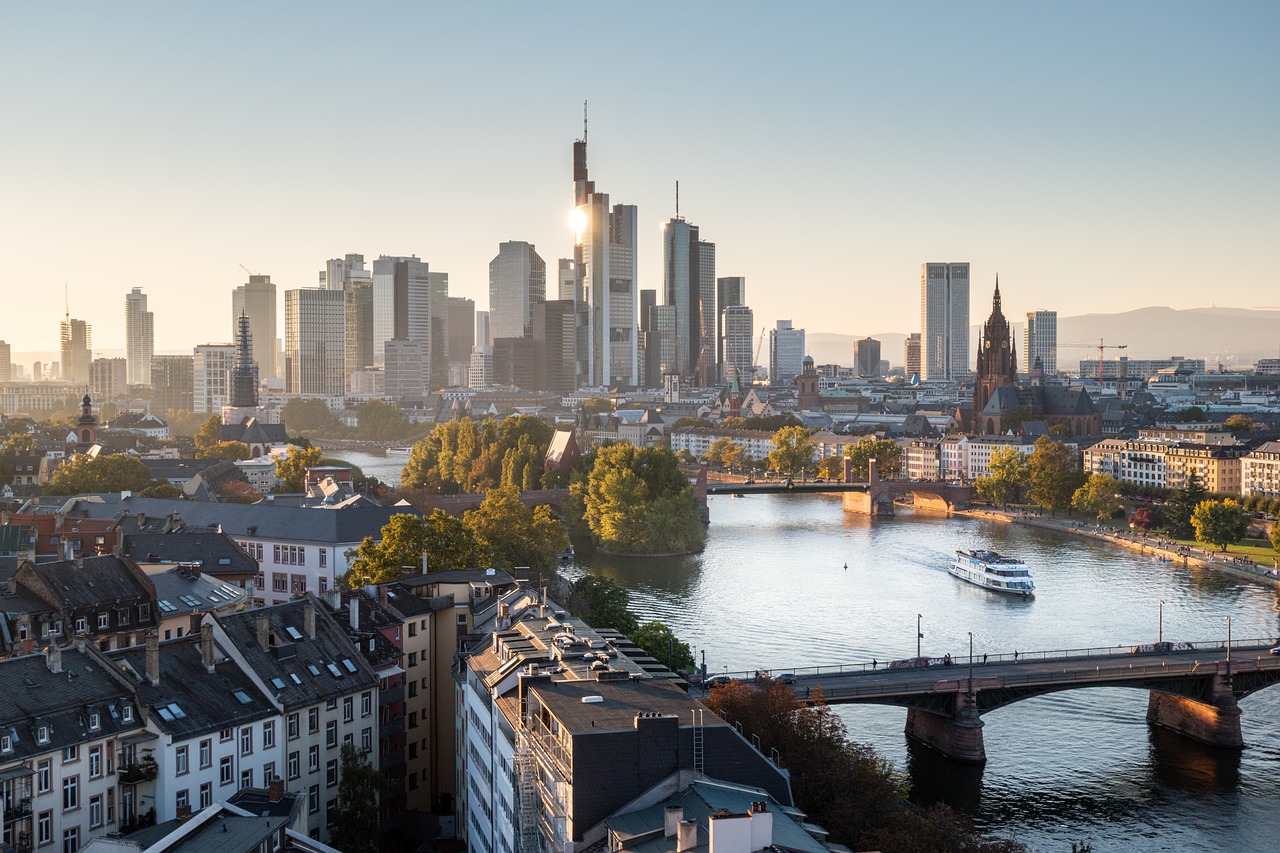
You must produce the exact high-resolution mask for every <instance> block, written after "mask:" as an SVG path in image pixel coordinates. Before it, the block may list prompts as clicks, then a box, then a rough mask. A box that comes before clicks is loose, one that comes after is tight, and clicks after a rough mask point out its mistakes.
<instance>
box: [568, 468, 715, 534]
mask: <svg viewBox="0 0 1280 853" xmlns="http://www.w3.org/2000/svg"><path fill="white" fill-rule="evenodd" d="M569 490H570V493H571V494H573V495H574V497H575V499H576V500H577V501H579V502H580V503H581V511H582V520H583V522H585V524H586V527H587V530H588V532H589V533H590V534H591V537H592V539H594V540H595V542H596V544H597V545H599V546H600V547H601V548H603V549H605V550H606V551H610V552H613V553H622V554H672V553H681V554H683V553H691V552H694V551H698V550H700V549H701V548H702V546H703V543H704V542H705V540H706V530H705V528H704V527H703V525H702V513H701V509H700V507H699V506H698V500H697V498H696V497H695V496H694V494H693V488H692V487H691V486H690V485H689V479H688V477H686V476H685V475H684V473H683V472H682V471H681V470H680V467H679V465H677V464H676V458H675V456H674V455H672V453H671V451H670V450H668V449H666V448H665V447H646V448H637V447H633V446H632V445H630V444H627V443H619V444H614V445H610V446H608V447H602V448H600V449H599V450H598V451H597V452H596V456H595V460H594V462H593V463H591V469H590V471H589V473H588V474H587V475H586V476H585V477H583V478H578V479H575V482H573V483H571V484H570V486H569Z"/></svg>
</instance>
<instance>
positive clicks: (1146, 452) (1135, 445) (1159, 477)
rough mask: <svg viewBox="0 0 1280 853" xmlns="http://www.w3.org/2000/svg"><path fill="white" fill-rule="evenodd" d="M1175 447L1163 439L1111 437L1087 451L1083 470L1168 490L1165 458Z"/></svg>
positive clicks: (1124, 481)
mask: <svg viewBox="0 0 1280 853" xmlns="http://www.w3.org/2000/svg"><path fill="white" fill-rule="evenodd" d="M1175 444H1176V443H1175V442H1172V441H1169V440H1168V439H1162V438H1138V439H1133V440H1125V439H1119V438H1108V439H1104V440H1102V441H1099V442H1098V443H1097V444H1094V445H1093V446H1091V447H1088V448H1086V449H1085V451H1084V454H1083V456H1084V461H1083V467H1084V470H1085V471H1086V472H1087V473H1089V474H1110V475H1111V476H1112V477H1115V478H1116V479H1117V480H1119V481H1120V482H1122V483H1133V484H1134V485H1137V486H1151V487H1155V488H1160V489H1163V488H1168V486H1169V478H1168V469H1167V466H1166V464H1165V455H1166V454H1167V453H1168V452H1169V449H1170V448H1171V447H1174V446H1175Z"/></svg>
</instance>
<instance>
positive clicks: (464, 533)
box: [342, 509, 489, 588]
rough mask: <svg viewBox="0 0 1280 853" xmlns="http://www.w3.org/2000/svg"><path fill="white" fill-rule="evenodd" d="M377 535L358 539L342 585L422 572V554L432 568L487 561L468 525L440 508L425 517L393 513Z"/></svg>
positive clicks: (472, 566)
mask: <svg viewBox="0 0 1280 853" xmlns="http://www.w3.org/2000/svg"><path fill="white" fill-rule="evenodd" d="M380 536H381V538H380V539H379V540H378V541H376V542H375V541H374V539H373V537H372V536H366V537H365V538H364V539H363V540H362V541H361V542H360V545H359V547H357V548H356V550H355V554H354V557H355V559H353V560H352V561H351V569H350V571H348V572H347V574H346V575H344V576H343V579H342V582H343V584H344V585H345V586H347V587H350V588H355V587H359V586H363V585H364V582H365V579H366V578H367V579H368V581H369V582H370V583H386V582H388V581H394V580H399V579H400V578H401V577H403V576H405V575H406V574H410V575H413V574H421V572H422V565H423V555H424V554H425V555H426V565H427V569H428V571H432V572H442V571H445V570H447V569H475V568H480V567H482V566H487V565H488V564H489V553H488V551H487V550H486V549H485V547H484V545H483V544H482V543H481V542H480V541H479V540H478V539H477V537H476V535H475V533H474V532H473V531H472V530H471V528H470V527H468V526H467V524H466V523H465V522H464V521H463V520H462V519H459V518H455V517H454V516H451V515H449V514H448V513H446V512H445V511H444V510H442V509H437V510H435V511H434V512H432V513H431V515H430V516H429V517H427V518H422V517H421V516H417V515H413V514H411V513H398V514H396V515H393V516H391V518H390V520H388V521H387V523H386V524H385V525H383V527H382V530H381V533H380Z"/></svg>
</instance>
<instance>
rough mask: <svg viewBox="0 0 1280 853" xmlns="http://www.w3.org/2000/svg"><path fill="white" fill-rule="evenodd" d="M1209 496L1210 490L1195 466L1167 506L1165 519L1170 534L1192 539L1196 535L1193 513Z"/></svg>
mask: <svg viewBox="0 0 1280 853" xmlns="http://www.w3.org/2000/svg"><path fill="white" fill-rule="evenodd" d="M1208 497H1209V490H1208V489H1206V488H1205V487H1204V484H1203V483H1202V482H1201V481H1200V475H1199V474H1198V473H1197V472H1196V470H1195V469H1194V468H1192V469H1191V472H1190V473H1189V474H1187V480H1186V482H1185V483H1183V484H1182V488H1180V489H1178V490H1177V491H1176V492H1174V493H1173V497H1172V498H1170V499H1169V503H1168V505H1167V506H1166V507H1165V519H1166V522H1167V526H1168V528H1169V534H1170V535H1171V536H1173V537H1174V538H1176V539H1190V538H1191V537H1192V536H1194V535H1195V528H1194V527H1193V526H1192V524H1191V515H1192V513H1194V512H1195V511H1196V507H1198V506H1199V505H1200V504H1201V503H1203V502H1204V501H1205V500H1207V499H1208Z"/></svg>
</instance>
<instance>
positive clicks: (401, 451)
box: [387, 447, 413, 456]
mask: <svg viewBox="0 0 1280 853" xmlns="http://www.w3.org/2000/svg"><path fill="white" fill-rule="evenodd" d="M412 452H413V448H412V447H388V448H387V455H388V456H408V455H409V454H410V453H412Z"/></svg>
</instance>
